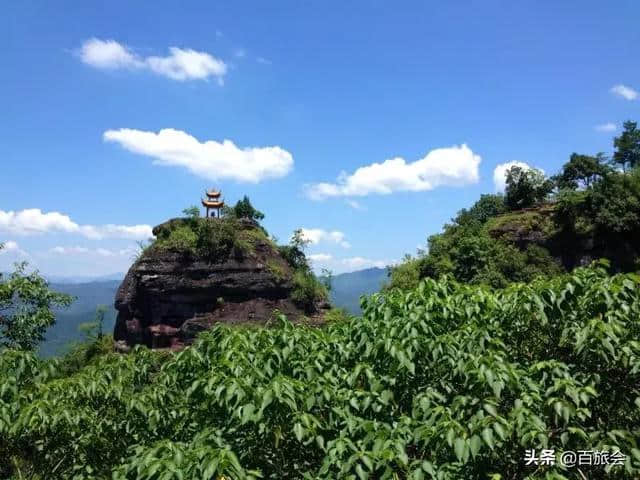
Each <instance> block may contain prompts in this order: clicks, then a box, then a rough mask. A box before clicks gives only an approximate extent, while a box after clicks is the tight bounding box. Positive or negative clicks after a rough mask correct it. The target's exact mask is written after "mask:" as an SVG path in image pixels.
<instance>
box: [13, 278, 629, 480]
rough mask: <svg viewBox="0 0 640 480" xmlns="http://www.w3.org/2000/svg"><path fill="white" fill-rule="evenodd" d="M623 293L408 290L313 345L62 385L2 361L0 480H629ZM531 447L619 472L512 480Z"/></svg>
mask: <svg viewBox="0 0 640 480" xmlns="http://www.w3.org/2000/svg"><path fill="white" fill-rule="evenodd" d="M639 337H640V278H639V277H637V276H633V275H617V276H614V277H608V276H607V275H606V273H605V272H604V271H603V270H601V269H593V268H592V269H579V270H577V271H576V272H575V273H573V274H572V275H566V276H561V277H556V278H554V279H552V280H544V281H543V280H538V281H535V282H533V283H532V284H530V285H524V284H514V285H511V286H510V287H508V288H506V289H503V290H497V291H494V290H491V289H488V288H486V287H478V286H464V285H461V284H458V283H456V282H454V281H452V280H450V279H443V280H441V281H435V280H431V279H427V280H423V281H422V282H420V284H419V285H418V287H417V288H415V289H413V290H411V291H401V290H391V291H388V292H386V293H384V294H378V295H374V296H372V297H370V298H368V299H365V300H364V301H363V316H362V318H353V319H351V321H349V322H334V323H331V324H330V325H329V326H328V327H326V328H324V329H317V328H312V327H294V326H292V325H291V324H289V323H288V322H286V321H285V320H280V324H279V325H278V326H276V327H274V328H271V329H249V328H232V327H225V326H218V327H215V328H214V329H213V330H212V331H210V332H206V333H205V334H203V335H202V336H201V338H200V340H199V341H198V342H197V343H196V345H194V346H193V347H190V348H187V349H185V350H184V351H182V352H180V353H178V354H175V355H167V354H162V353H160V352H151V351H148V350H146V349H144V348H137V349H135V350H134V352H133V353H131V354H129V355H114V354H111V355H106V356H103V357H98V358H96V359H95V360H94V362H93V363H92V364H90V365H88V366H87V367H85V368H83V369H82V370H80V371H78V372H76V373H74V374H73V375H71V376H66V377H65V376H63V375H62V374H61V373H60V370H59V369H58V368H57V367H56V365H57V363H56V361H42V360H39V359H38V358H37V357H36V356H34V355H33V354H31V353H23V352H17V351H6V352H4V353H3V354H1V355H0V385H2V388H1V390H0V472H1V473H0V477H2V478H11V477H13V478H52V479H53V478H77V479H81V478H92V479H107V478H113V479H115V480H119V479H138V478H147V479H154V480H160V479H179V478H185V479H187V478H206V479H220V478H227V479H250V478H268V479H292V478H307V479H366V478H369V479H374V478H375V479H396V478H397V479H426V478H437V479H442V480H447V479H472V480H473V479H478V480H480V479H483V480H484V479H489V478H504V479H507V478H509V479H511V478H513V479H515V478H518V479H520V478H526V479H543V478H544V479H552V478H555V479H576V480H578V479H584V478H605V477H606V478H613V479H616V478H617V479H622V478H638V476H640V450H638V439H639V438H640V342H639V341H638V338H639ZM530 448H536V449H538V452H539V449H541V448H549V449H555V451H556V454H560V452H562V451H565V450H573V451H576V450H592V449H593V450H608V451H616V450H618V449H619V450H620V451H621V452H622V453H624V454H625V455H626V456H627V461H626V463H625V465H623V466H616V467H607V468H606V470H607V471H608V474H605V467H603V466H593V467H582V468H581V470H578V469H577V468H571V469H566V468H564V467H562V466H561V465H559V462H556V464H555V465H550V466H538V467H532V466H526V465H525V462H524V454H525V450H526V449H530Z"/></svg>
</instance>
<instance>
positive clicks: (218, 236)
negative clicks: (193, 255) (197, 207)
mask: <svg viewBox="0 0 640 480" xmlns="http://www.w3.org/2000/svg"><path fill="white" fill-rule="evenodd" d="M237 230H238V229H237V225H236V222H235V221H234V220H231V219H222V220H218V219H213V218H204V219H201V220H200V221H199V222H198V229H197V232H196V235H197V240H196V247H197V250H198V253H199V254H200V255H202V256H204V257H205V258H208V259H209V260H212V261H224V260H226V259H227V258H228V256H229V254H230V253H231V251H232V249H233V248H234V246H235V245H236V239H237Z"/></svg>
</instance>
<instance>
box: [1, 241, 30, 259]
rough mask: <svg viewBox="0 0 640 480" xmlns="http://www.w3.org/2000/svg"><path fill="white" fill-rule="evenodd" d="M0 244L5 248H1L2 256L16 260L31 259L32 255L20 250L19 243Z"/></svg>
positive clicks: (7, 242)
mask: <svg viewBox="0 0 640 480" xmlns="http://www.w3.org/2000/svg"><path fill="white" fill-rule="evenodd" d="M0 244H2V245H3V247H2V248H0V255H6V256H8V257H11V258H13V259H14V260H24V259H30V255H29V254H28V253H27V252H26V251H24V250H23V249H22V248H20V245H18V243H17V242H15V241H13V240H7V241H6V242H0Z"/></svg>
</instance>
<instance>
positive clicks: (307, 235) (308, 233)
mask: <svg viewBox="0 0 640 480" xmlns="http://www.w3.org/2000/svg"><path fill="white" fill-rule="evenodd" d="M301 230H302V238H303V239H304V240H307V241H308V242H309V243H311V244H312V245H316V244H318V243H320V242H324V243H335V244H337V245H340V246H341V247H343V248H349V247H350V246H351V244H350V243H349V242H347V241H346V240H345V235H344V233H343V232H340V231H338V230H333V231H327V230H323V229H322V228H303V229H301Z"/></svg>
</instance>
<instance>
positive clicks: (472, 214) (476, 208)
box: [454, 194, 506, 225]
mask: <svg viewBox="0 0 640 480" xmlns="http://www.w3.org/2000/svg"><path fill="white" fill-rule="evenodd" d="M505 211H506V208H505V205H504V196H503V195H501V194H496V195H494V194H482V195H480V200H478V201H477V202H476V203H474V204H473V206H472V207H471V208H469V209H468V210H467V209H466V208H463V209H462V210H460V211H459V212H458V215H457V216H456V218H455V219H454V222H456V223H457V224H458V225H463V224H465V223H468V222H471V221H476V222H479V223H481V224H482V223H486V221H487V220H489V219H490V218H491V217H495V216H496V215H500V214H501V213H504V212H505Z"/></svg>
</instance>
